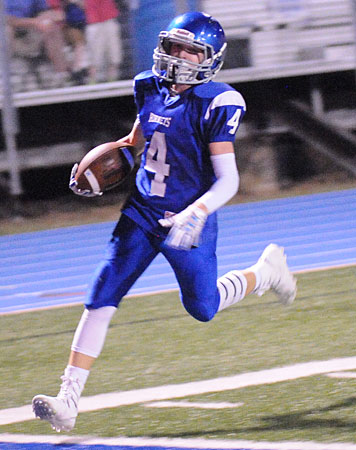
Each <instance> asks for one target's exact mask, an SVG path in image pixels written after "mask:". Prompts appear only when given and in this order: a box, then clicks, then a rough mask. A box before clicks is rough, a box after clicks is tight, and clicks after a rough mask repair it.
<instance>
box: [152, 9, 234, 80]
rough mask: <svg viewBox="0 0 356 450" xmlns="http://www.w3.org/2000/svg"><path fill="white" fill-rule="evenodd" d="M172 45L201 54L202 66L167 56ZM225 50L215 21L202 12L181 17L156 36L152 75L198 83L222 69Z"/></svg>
mask: <svg viewBox="0 0 356 450" xmlns="http://www.w3.org/2000/svg"><path fill="white" fill-rule="evenodd" d="M173 43H177V44H183V45H189V46H191V47H193V48H194V49H196V50H197V51H201V52H203V54H204V58H203V61H202V62H201V63H193V62H190V61H186V60H184V59H181V58H177V57H175V56H171V55H170V49H171V46H172V44H173ZM225 51H226V39H225V33H224V30H223V28H222V27H221V25H220V24H219V22H218V21H217V20H215V19H214V18H213V17H211V16H209V15H208V14H205V13H201V12H188V13H185V14H182V15H180V16H178V17H176V18H175V19H173V20H172V22H171V23H170V24H169V26H168V29H167V30H166V31H161V32H160V34H159V36H158V46H157V47H156V48H155V50H154V52H153V67H152V71H153V73H154V74H155V75H156V76H158V77H159V78H162V79H164V80H166V81H168V82H170V83H174V84H201V83H206V82H207V81H210V80H211V79H212V78H214V77H215V75H216V74H217V73H218V72H219V70H220V69H221V67H222V65H223V62H224V57H225Z"/></svg>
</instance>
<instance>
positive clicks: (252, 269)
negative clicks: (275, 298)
mask: <svg viewBox="0 0 356 450" xmlns="http://www.w3.org/2000/svg"><path fill="white" fill-rule="evenodd" d="M246 270H248V271H250V272H253V273H254V274H255V277H256V284H255V287H254V289H253V291H252V293H253V294H255V293H257V294H258V291H259V289H260V287H261V279H262V278H261V272H260V270H259V266H258V263H256V264H254V265H253V266H251V267H249V268H248V269H246Z"/></svg>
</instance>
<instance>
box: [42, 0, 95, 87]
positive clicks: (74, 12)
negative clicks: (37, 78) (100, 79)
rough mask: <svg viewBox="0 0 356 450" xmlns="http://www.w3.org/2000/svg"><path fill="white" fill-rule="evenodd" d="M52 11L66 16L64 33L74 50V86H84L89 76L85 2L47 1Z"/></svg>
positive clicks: (72, 73)
mask: <svg viewBox="0 0 356 450" xmlns="http://www.w3.org/2000/svg"><path fill="white" fill-rule="evenodd" d="M47 3H48V5H49V6H50V8H51V9H53V10H55V11H59V12H61V13H62V15H63V16H64V22H63V33H64V37H65V39H66V41H67V43H68V44H69V45H70V47H71V48H72V54H71V80H72V82H73V83H74V84H76V85H79V84H84V83H85V77H86V74H87V70H88V68H87V66H88V62H87V60H88V58H87V54H86V40H85V25H86V17H85V12H84V3H83V0H47Z"/></svg>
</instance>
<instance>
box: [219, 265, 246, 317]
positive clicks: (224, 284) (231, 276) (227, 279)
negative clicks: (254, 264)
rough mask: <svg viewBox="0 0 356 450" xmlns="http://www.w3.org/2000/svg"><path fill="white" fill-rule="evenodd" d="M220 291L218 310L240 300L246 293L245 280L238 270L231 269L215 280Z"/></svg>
mask: <svg viewBox="0 0 356 450" xmlns="http://www.w3.org/2000/svg"><path fill="white" fill-rule="evenodd" d="M217 286H218V289H219V293H220V305H219V309H218V311H221V310H223V309H225V308H228V307H229V306H231V305H234V304H235V303H237V302H239V301H240V300H242V299H243V298H244V297H245V295H246V289H247V280H246V277H245V275H244V274H243V273H242V272H240V271H239V270H232V271H231V272H228V273H226V274H225V275H223V276H222V277H220V278H219V279H218V281H217Z"/></svg>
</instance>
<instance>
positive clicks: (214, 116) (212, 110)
mask: <svg viewBox="0 0 356 450" xmlns="http://www.w3.org/2000/svg"><path fill="white" fill-rule="evenodd" d="M245 112H246V103H245V101H244V99H243V97H242V95H241V94H240V93H239V92H237V91H235V90H228V91H225V92H222V93H220V94H218V95H217V96H216V97H214V98H213V99H212V100H211V101H210V103H209V105H208V107H207V109H206V111H205V114H204V126H205V129H206V132H207V136H208V141H209V143H210V142H224V141H231V142H233V141H234V140H235V135H236V132H237V130H238V128H239V126H240V123H241V120H242V118H243V116H244V114H245Z"/></svg>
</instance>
